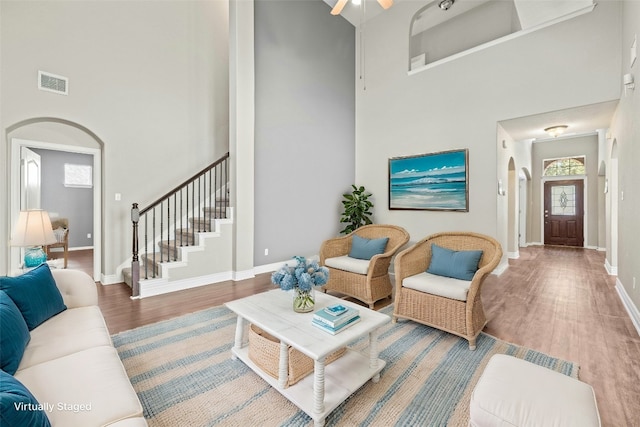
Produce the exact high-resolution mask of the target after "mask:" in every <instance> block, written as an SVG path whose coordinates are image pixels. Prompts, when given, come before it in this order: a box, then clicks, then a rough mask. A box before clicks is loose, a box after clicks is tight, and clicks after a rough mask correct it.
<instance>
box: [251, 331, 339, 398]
mask: <svg viewBox="0 0 640 427" xmlns="http://www.w3.org/2000/svg"><path fill="white" fill-rule="evenodd" d="M345 351H346V348H341V349H339V350H337V351H334V352H333V353H331V354H329V355H328V356H327V357H326V358H325V366H326V365H328V364H329V363H331V362H333V361H335V360H337V359H339V358H340V357H341V356H342V355H343V354H344V352H345ZM249 358H250V359H251V360H252V361H253V363H255V364H256V365H258V366H259V367H260V369H262V370H263V371H264V372H266V373H268V374H269V375H271V376H272V377H273V378H275V379H278V371H279V361H280V341H278V340H277V339H276V338H274V337H272V336H271V335H269V334H268V333H266V332H265V331H263V330H262V329H260V328H258V327H257V326H256V325H253V324H252V325H251V326H250V327H249ZM312 372H313V359H311V358H310V357H309V356H306V355H304V354H303V353H301V352H300V351H298V350H296V349H295V348H293V347H291V346H289V373H288V378H287V384H286V386H285V387H289V386H290V385H293V384H295V383H297V382H298V381H300V380H301V379H303V378H304V377H306V376H307V375H309V374H310V373H312Z"/></svg>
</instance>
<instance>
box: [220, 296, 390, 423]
mask: <svg viewBox="0 0 640 427" xmlns="http://www.w3.org/2000/svg"><path fill="white" fill-rule="evenodd" d="M315 295H316V306H315V309H314V311H317V310H319V309H322V308H324V307H327V306H329V305H333V304H336V303H340V304H343V305H346V306H349V307H353V308H357V309H358V310H359V311H360V317H361V320H360V322H358V323H356V324H354V325H352V326H350V327H349V328H348V329H345V330H344V331H342V332H340V333H338V334H336V335H331V334H328V333H326V332H323V331H322V330H320V329H318V328H316V327H315V326H313V325H312V324H311V320H312V319H313V312H311V313H296V312H294V311H293V308H292V302H293V297H292V295H291V294H289V293H288V292H284V291H282V290H280V289H274V290H272V291H268V292H264V293H260V294H256V295H252V296H249V297H246V298H242V299H239V300H235V301H231V302H228V303H226V304H225V305H226V306H227V307H228V308H229V309H230V310H231V311H233V312H235V313H236V314H237V315H238V322H237V325H236V335H235V343H234V347H233V349H232V357H233V358H234V359H236V358H239V359H240V360H242V361H243V362H244V363H245V364H247V366H249V367H250V368H251V369H252V370H253V371H255V372H256V373H257V374H258V375H260V376H261V377H262V378H263V379H264V380H265V381H267V382H268V383H269V384H271V386H273V387H275V388H276V389H277V390H278V391H279V392H280V393H281V394H282V395H283V396H285V397H286V398H287V399H289V400H290V401H291V402H293V403H294V404H295V405H296V406H297V407H298V408H300V409H301V410H303V411H304V412H305V413H307V414H308V415H309V416H310V417H311V418H313V420H314V424H315V426H317V427H320V426H323V425H324V421H325V418H326V417H327V415H329V414H330V413H331V411H333V410H334V409H335V408H336V407H338V405H340V404H341V403H342V402H344V401H345V400H346V399H347V397H349V396H350V395H351V394H353V392H355V391H356V390H357V389H359V388H360V387H362V385H363V384H364V383H366V382H367V381H369V380H370V379H372V380H373V382H378V380H379V379H380V371H382V368H384V366H385V364H386V362H385V361H384V360H382V359H379V358H378V329H379V328H380V327H381V326H383V325H385V324H386V323H388V322H389V321H390V320H391V318H390V317H389V316H387V315H386V314H382V313H378V312H376V311H373V310H369V309H368V308H365V307H362V306H360V305H357V304H354V303H351V302H348V301H344V300H341V299H338V298H336V297H333V296H331V295H327V294H324V293H322V292H316V294H315ZM250 323H252V324H254V325H256V326H258V327H259V328H260V329H262V330H264V331H266V332H267V333H269V334H270V335H272V336H274V337H275V338H277V339H279V340H280V360H279V362H280V364H279V378H278V379H275V378H273V377H271V376H270V375H269V374H267V373H265V372H264V371H262V369H260V367H258V366H257V365H256V364H255V363H253V361H252V360H251V359H249V350H248V338H247V337H248V335H247V330H248V326H249V324H250ZM361 337H365V338H366V337H368V339H369V351H368V353H367V354H362V353H360V352H357V351H355V350H351V349H347V351H346V352H345V354H344V355H343V356H342V357H340V358H339V359H338V360H336V361H334V362H332V363H331V364H329V365H327V366H325V364H324V361H325V357H326V356H327V355H329V354H331V353H333V352H334V351H336V350H338V349H341V348H343V347H346V346H347V345H348V344H350V343H352V342H353V341H355V340H357V339H358V338H361ZM288 346H291V347H293V348H295V349H297V350H299V351H301V352H302V353H304V354H306V355H307V356H309V357H310V358H312V359H313V360H314V373H313V375H309V376H307V377H306V378H304V379H302V380H300V381H299V382H298V383H296V384H294V385H292V386H289V387H286V383H287V375H288V357H289V356H288V351H287V349H288Z"/></svg>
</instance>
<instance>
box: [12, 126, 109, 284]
mask: <svg viewBox="0 0 640 427" xmlns="http://www.w3.org/2000/svg"><path fill="white" fill-rule="evenodd" d="M22 147H29V148H42V149H45V150H56V151H66V152H70V153H81V154H90V155H93V171H94V174H93V279H94V280H95V281H99V280H100V271H101V270H102V265H101V260H102V226H101V225H102V152H101V150H100V149H99V148H89V147H81V146H77V145H63V144H54V143H50V142H41V141H31V140H27V139H20V138H11V151H10V153H9V159H10V161H9V205H10V206H9V224H11V227H13V224H15V223H16V221H17V220H18V215H19V213H20V150H21V149H22ZM11 231H12V229H11V230H9V233H11ZM19 266H20V248H11V249H10V250H9V260H8V267H9V268H8V270H9V272H15V271H17V270H18V268H19Z"/></svg>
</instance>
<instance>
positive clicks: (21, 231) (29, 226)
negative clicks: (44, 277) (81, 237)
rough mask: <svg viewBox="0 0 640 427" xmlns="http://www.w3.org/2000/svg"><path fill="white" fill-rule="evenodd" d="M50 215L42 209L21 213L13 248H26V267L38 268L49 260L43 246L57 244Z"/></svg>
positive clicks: (14, 233) (12, 240) (12, 244)
mask: <svg viewBox="0 0 640 427" xmlns="http://www.w3.org/2000/svg"><path fill="white" fill-rule="evenodd" d="M56 241H57V240H56V236H55V235H54V234H53V229H52V228H51V220H50V219H49V214H48V213H47V212H45V211H43V210H40V209H34V210H28V211H20V216H19V217H18V223H17V224H16V228H15V230H14V232H13V237H12V239H11V246H23V247H25V248H26V249H25V253H24V266H25V267H27V268H29V267H37V266H38V265H40V264H42V263H43V262H45V261H46V260H47V254H46V253H45V252H44V250H43V249H42V246H43V245H50V244H52V243H55V242H56Z"/></svg>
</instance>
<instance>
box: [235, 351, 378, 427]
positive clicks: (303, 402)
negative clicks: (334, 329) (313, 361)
mask: <svg viewBox="0 0 640 427" xmlns="http://www.w3.org/2000/svg"><path fill="white" fill-rule="evenodd" d="M233 354H234V355H236V356H237V357H238V359H240V360H242V361H243V362H244V363H245V364H246V365H247V366H248V367H249V368H251V369H252V370H253V371H254V372H255V373H257V374H258V375H260V377H262V379H264V380H265V381H266V382H267V383H269V385H271V386H272V387H273V388H275V389H276V390H278V392H280V394H282V395H283V396H284V397H286V398H287V399H288V400H289V401H291V402H292V403H293V404H294V405H296V406H297V407H298V408H300V409H301V410H302V411H304V412H305V413H306V414H308V415H309V416H310V417H311V418H313V420H314V422H316V423H317V422H318V421H320V420H322V421H324V419H325V418H326V417H327V415H329V414H330V413H331V412H332V411H333V410H334V409H336V408H337V407H338V406H339V405H340V404H341V403H342V402H344V401H345V400H346V399H347V397H349V396H351V395H352V394H353V393H354V392H355V391H356V390H358V389H359V388H360V387H362V386H363V385H364V384H365V383H366V382H367V381H369V380H370V379H371V378H373V377H374V376H376V375H377V374H379V373H380V371H382V369H383V368H384V367H385V365H386V362H385V361H384V360H382V359H378V367H377V368H376V369H370V368H369V356H368V355H367V356H364V355H362V354H360V353H358V352H357V351H355V350H350V349H347V351H346V352H345V354H344V355H343V356H342V357H340V358H339V359H338V360H336V361H334V362H332V363H330V364H329V365H327V366H325V368H324V381H325V383H324V411H323V412H321V413H318V414H316V413H314V412H313V410H314V404H315V402H314V393H313V381H314V375H313V374H311V375H308V376H306V377H305V378H303V379H301V380H300V381H298V382H297V383H296V384H294V385H292V386H289V387H287V388H281V387H280V386H279V385H278V380H277V379H276V378H273V377H272V376H271V375H269V374H267V373H265V372H264V371H263V370H262V369H260V367H259V366H258V365H256V364H255V363H253V361H252V360H251V359H249V350H248V347H243V348H241V349H235V348H234V349H233Z"/></svg>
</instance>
